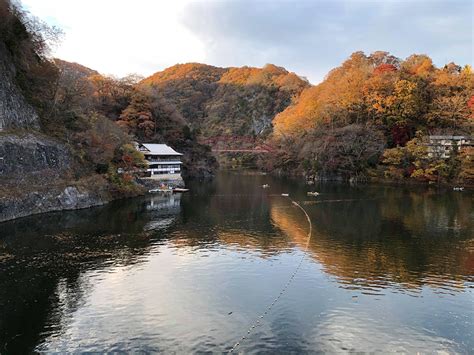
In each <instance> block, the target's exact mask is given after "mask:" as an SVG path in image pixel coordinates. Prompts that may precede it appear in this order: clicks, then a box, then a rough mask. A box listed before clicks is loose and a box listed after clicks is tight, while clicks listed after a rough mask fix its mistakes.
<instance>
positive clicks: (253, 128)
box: [140, 63, 309, 137]
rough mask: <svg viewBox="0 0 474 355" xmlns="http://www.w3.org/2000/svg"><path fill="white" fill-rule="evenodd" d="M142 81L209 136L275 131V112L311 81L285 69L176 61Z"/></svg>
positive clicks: (282, 107) (199, 130) (261, 133)
mask: <svg viewBox="0 0 474 355" xmlns="http://www.w3.org/2000/svg"><path fill="white" fill-rule="evenodd" d="M140 85H141V86H142V87H147V88H150V89H151V90H154V91H155V92H156V93H159V94H160V95H161V96H162V97H163V98H164V99H165V100H167V101H168V102H169V103H171V104H173V105H174V106H175V107H176V108H177V110H178V111H179V113H180V114H181V115H182V116H183V118H184V119H185V120H186V122H187V123H188V124H190V125H191V127H192V128H193V129H195V130H197V131H198V132H199V133H200V134H201V135H203V136H205V137H209V136H217V135H238V136H244V135H251V136H256V135H261V136H266V135H268V134H269V133H270V132H271V131H272V121H273V118H274V117H275V115H276V114H278V113H279V112H281V111H283V110H284V109H285V108H286V107H288V106H289V105H290V104H291V103H292V102H293V100H294V99H295V98H296V97H297V96H298V95H299V93H300V92H301V91H302V90H303V89H304V88H307V87H309V83H308V82H307V81H306V80H304V79H302V78H300V77H298V76H297V75H296V74H294V73H290V72H288V71H286V70H285V69H284V68H281V67H277V66H275V65H272V64H267V65H266V66H264V67H263V68H251V67H242V68H217V67H213V66H210V65H205V64H197V63H188V64H177V65H175V66H173V67H171V68H168V69H166V70H164V71H162V72H158V73H155V74H154V75H152V76H150V77H148V78H146V79H144V80H143V81H142V82H141V83H140Z"/></svg>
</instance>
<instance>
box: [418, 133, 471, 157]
mask: <svg viewBox="0 0 474 355" xmlns="http://www.w3.org/2000/svg"><path fill="white" fill-rule="evenodd" d="M473 144H474V142H473V139H472V137H469V136H453V135H443V136H429V137H428V142H427V145H428V156H429V157H430V158H442V159H447V158H449V157H450V155H451V152H452V151H453V150H456V151H459V150H460V149H462V148H464V147H470V146H473Z"/></svg>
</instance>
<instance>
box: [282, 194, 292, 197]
mask: <svg viewBox="0 0 474 355" xmlns="http://www.w3.org/2000/svg"><path fill="white" fill-rule="evenodd" d="M281 195H282V196H284V197H288V196H290V194H281Z"/></svg>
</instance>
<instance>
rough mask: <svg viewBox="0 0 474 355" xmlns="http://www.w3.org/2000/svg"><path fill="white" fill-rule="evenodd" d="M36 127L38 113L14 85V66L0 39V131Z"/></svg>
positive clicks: (37, 124) (37, 125)
mask: <svg viewBox="0 0 474 355" xmlns="http://www.w3.org/2000/svg"><path fill="white" fill-rule="evenodd" d="M38 127H39V120H38V115H37V114H36V112H35V110H34V109H33V107H32V106H31V105H30V104H29V103H28V102H27V101H26V99H25V97H24V96H23V94H22V93H21V91H20V89H19V88H18V86H17V85H16V83H15V66H14V65H13V63H12V60H11V56H10V53H9V52H8V50H7V48H6V46H5V44H4V43H2V42H1V41H0V131H2V130H5V129H13V128H23V129H37V128H38Z"/></svg>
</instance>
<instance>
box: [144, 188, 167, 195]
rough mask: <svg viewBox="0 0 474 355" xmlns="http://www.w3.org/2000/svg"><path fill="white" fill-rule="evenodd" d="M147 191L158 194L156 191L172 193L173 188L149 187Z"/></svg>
mask: <svg viewBox="0 0 474 355" xmlns="http://www.w3.org/2000/svg"><path fill="white" fill-rule="evenodd" d="M148 192H149V193H151V194H158V193H172V192H173V190H171V189H167V188H161V187H160V188H157V189H151V190H148Z"/></svg>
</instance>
